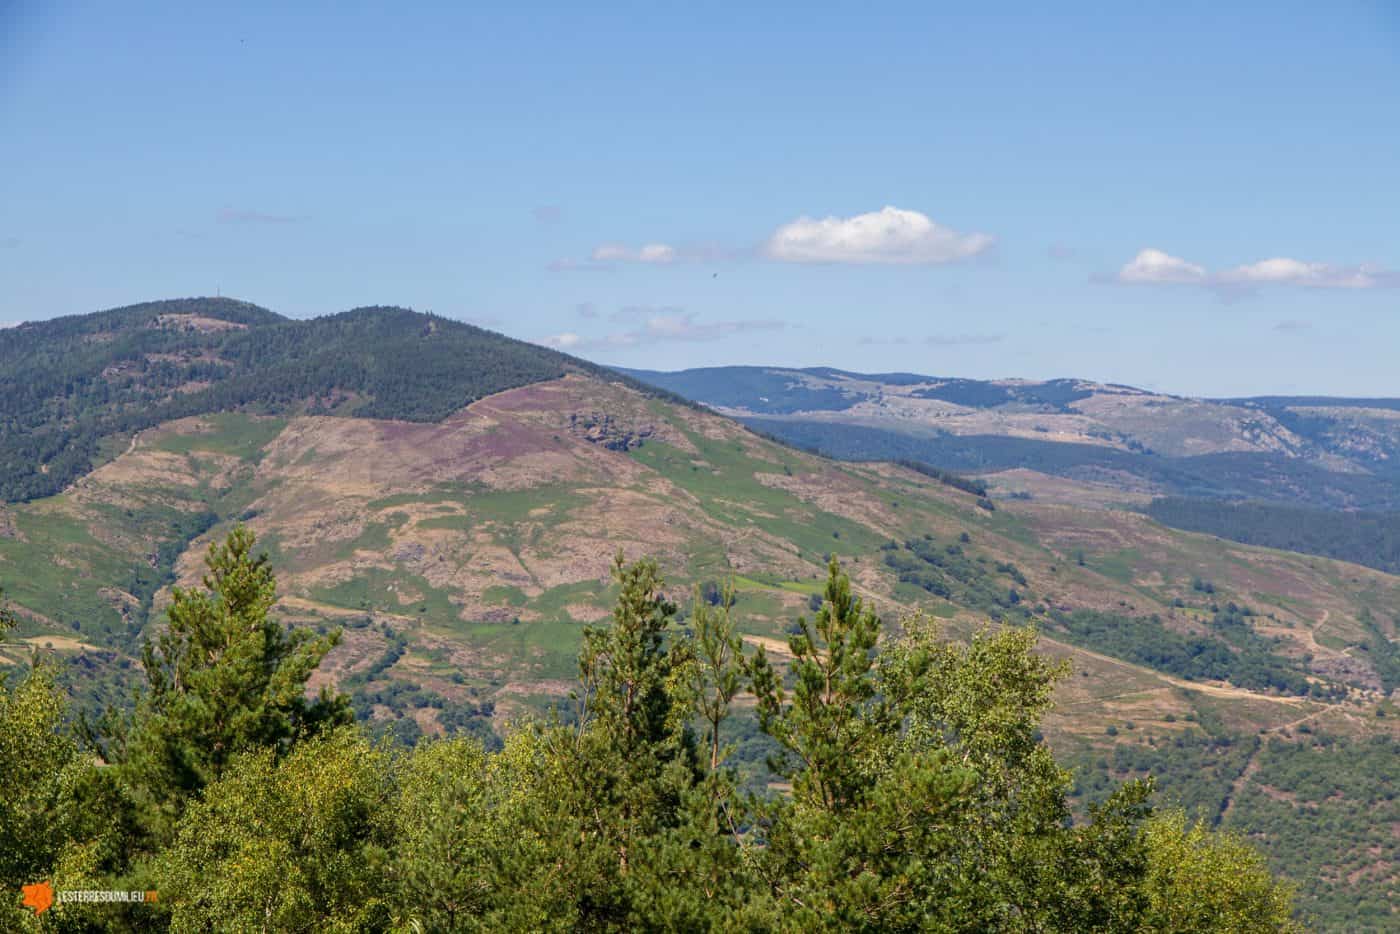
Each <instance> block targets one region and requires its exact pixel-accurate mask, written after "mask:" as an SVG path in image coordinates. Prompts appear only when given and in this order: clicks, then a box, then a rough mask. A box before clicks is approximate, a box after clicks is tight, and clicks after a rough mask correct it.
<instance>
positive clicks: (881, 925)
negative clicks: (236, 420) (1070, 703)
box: [0, 528, 1292, 931]
mask: <svg viewBox="0 0 1400 934" xmlns="http://www.w3.org/2000/svg"><path fill="white" fill-rule="evenodd" d="M254 546H255V542H254V539H253V536H252V535H251V533H249V532H248V531H247V530H246V529H243V528H238V529H235V530H234V531H233V532H232V533H231V534H230V536H229V537H228V538H227V539H226V540H225V541H223V542H221V543H216V544H215V545H211V547H210V551H209V554H208V556H207V562H208V568H209V571H208V574H207V575H206V576H205V578H204V580H203V586H202V587H199V588H194V589H191V590H179V589H177V590H176V591H175V592H174V597H173V602H172V604H171V607H170V610H169V612H168V626H167V627H166V628H165V629H164V630H163V631H162V632H161V633H160V635H159V636H158V637H156V638H155V639H153V640H152V641H150V642H149V643H148V644H147V646H146V648H145V652H144V657H143V663H144V667H145V674H146V679H147V683H146V685H145V687H144V689H143V690H142V692H141V694H140V696H139V698H138V699H137V702H136V704H135V707H134V710H133V711H132V712H130V713H128V714H120V713H116V712H113V713H112V714H110V715H109V716H106V717H104V718H100V719H98V720H97V721H88V720H84V721H82V722H80V723H79V724H78V725H77V727H76V728H75V729H73V730H68V729H65V728H64V726H63V724H64V710H63V706H64V705H63V700H62V698H61V696H60V695H59V693H58V692H57V690H56V689H55V688H54V685H53V674H52V671H51V669H50V668H49V666H48V665H46V664H45V663H43V662H42V661H36V662H35V663H34V664H32V665H31V666H30V667H29V668H28V670H27V671H25V672H23V673H22V674H23V677H21V678H18V679H15V678H14V676H13V675H12V676H11V678H9V679H7V680H6V681H5V682H0V787H3V788H4V789H5V793H4V794H3V795H0V881H2V882H3V885H4V886H5V887H6V890H7V892H6V899H5V900H4V901H3V902H0V926H3V927H4V928H5V929H6V930H29V929H33V930H39V929H50V930H70V929H71V930H91V929H98V930H151V929H161V928H164V929H169V930H172V931H209V930H218V931H224V930H249V931H252V930H263V931H322V930H343V931H360V930H364V931H429V930H431V931H437V930H577V929H582V930H613V929H617V930H621V929H648V930H687V931H689V930H746V931H750V930H751V931H796V930H872V931H873V930H919V931H928V930H933V931H988V930H1004V931H1091V930H1100V931H1149V930H1150V931H1188V930H1190V931H1206V930H1222V931H1223V930H1229V931H1278V930H1287V929H1290V927H1291V924H1292V922H1291V921H1290V912H1291V901H1290V892H1289V890H1288V888H1287V887H1286V886H1285V885H1283V884H1281V883H1280V882H1278V881H1277V880H1275V879H1273V878H1271V877H1270V876H1269V874H1268V873H1267V872H1266V871H1265V869H1264V868H1263V864H1262V862H1261V860H1260V858H1259V857H1258V855H1257V854H1255V853H1254V852H1253V851H1252V850H1251V849H1250V848H1249V847H1248V846H1247V845H1246V844H1245V843H1243V842H1242V841H1241V840H1240V839H1238V838H1235V837H1231V836H1226V835H1221V834H1218V833H1214V832H1210V831H1208V830H1207V829H1205V828H1204V827H1203V826H1201V825H1192V824H1188V823H1187V821H1186V819H1185V818H1184V816H1182V815H1181V814H1179V813H1173V812H1163V811H1158V810H1156V809H1155V808H1154V807H1153V805H1152V802H1151V783H1150V781H1148V782H1129V783H1127V784H1124V785H1122V786H1121V787H1118V788H1117V789H1116V790H1114V791H1113V792H1112V793H1111V794H1109V795H1108V796H1107V797H1106V799H1105V800H1104V801H1103V803H1101V804H1099V805H1097V806H1095V807H1093V808H1092V809H1091V812H1090V814H1089V817H1088V819H1087V820H1080V821H1076V820H1074V819H1073V818H1072V816H1071V812H1070V809H1069V806H1068V804H1067V797H1066V795H1067V792H1068V791H1069V789H1070V779H1069V775H1068V773H1067V772H1066V770H1064V769H1063V768H1062V767H1061V766H1060V765H1059V764H1057V762H1056V761H1055V759H1054V757H1053V756H1052V755H1051V752H1050V750H1049V749H1048V748H1047V747H1046V745H1045V744H1044V742H1043V741H1042V740H1041V736H1040V732H1039V723H1040V719H1041V717H1042V716H1043V714H1044V713H1045V711H1046V710H1047V708H1048V707H1049V706H1050V703H1051V692H1052V689H1053V687H1054V685H1055V683H1056V681H1057V680H1058V679H1059V678H1060V677H1061V676H1062V675H1063V674H1064V668H1063V666H1062V665H1057V664H1055V663H1052V662H1050V661H1049V660H1047V659H1046V658H1044V657H1043V656H1041V655H1038V654H1036V653H1035V652H1034V651H1033V649H1034V645H1035V633H1034V632H1033V631H1032V630H1030V629H1027V628H1005V629H1000V630H997V631H991V630H988V631H984V632H982V633H980V634H978V635H977V636H976V637H974V638H973V639H972V640H971V641H970V642H969V643H965V644H958V643H954V642H952V641H949V640H946V639H944V638H943V637H942V636H941V635H940V633H939V632H938V630H937V629H936V627H935V626H934V625H933V624H931V623H929V622H927V621H925V620H922V619H920V618H910V619H908V620H905V621H904V624H903V626H902V627H901V631H900V632H898V633H886V632H884V630H883V627H882V622H881V620H880V619H879V618H878V617H877V616H876V614H875V613H874V612H873V610H872V609H871V607H870V606H869V605H868V603H867V602H866V601H864V600H863V599H862V598H861V597H860V596H859V595H858V594H857V593H856V592H855V591H854V590H853V588H852V586H851V583H850V581H849V579H848V578H847V577H846V575H845V574H844V573H843V572H842V571H841V569H840V567H839V565H838V564H837V562H836V561H835V559H833V560H832V562H831V564H830V568H829V573H828V578H827V582H826V587H825V592H824V594H823V596H822V599H821V601H820V605H819V607H818V608H817V609H816V611H815V612H814V613H813V614H812V615H811V616H810V617H800V618H799V619H798V620H796V622H795V624H794V626H793V627H792V628H793V634H792V635H791V637H790V639H789V640H788V643H787V646H786V651H785V652H782V653H774V655H773V656H771V657H770V655H769V653H767V652H766V651H764V649H762V648H759V649H757V650H756V651H752V652H750V651H748V650H747V648H746V645H745V643H744V641H743V640H742V639H741V637H740V635H739V631H740V630H739V622H740V621H739V619H738V616H737V614H735V613H734V612H733V601H732V594H730V593H726V594H725V595H722V597H721V599H720V600H718V601H716V602H713V603H712V602H710V601H707V600H705V599H703V597H702V596H701V595H700V594H699V593H697V594H696V595H695V598H696V599H695V600H694V604H693V607H692V608H691V612H690V614H689V615H688V617H687V620H686V625H684V626H682V625H680V624H679V623H678V621H677V616H678V614H677V609H678V608H677V605H676V603H675V602H673V601H672V600H670V599H668V598H667V596H666V595H665V591H664V581H663V580H662V577H661V575H660V573H659V571H658V568H657V565H656V564H655V563H654V562H653V561H650V560H641V561H636V562H633V563H628V562H625V561H624V560H623V559H622V556H621V555H619V556H618V558H617V560H616V561H615V563H614V567H613V576H614V579H615V582H616V585H617V599H616V604H615V606H614V609H613V612H612V619H611V622H610V624H609V625H606V626H600V627H589V628H588V629H587V630H586V631H585V634H584V638H583V644H582V648H581V650H580V655H579V676H578V684H577V688H576V689H575V691H574V693H573V695H572V696H571V699H570V703H569V704H568V705H567V707H566V709H565V710H561V711H559V712H556V713H555V714H554V715H552V716H550V717H548V718H543V719H536V720H530V721H525V722H522V723H519V724H516V725H515V727H514V728H513V729H512V730H510V731H509V733H508V735H507V736H506V738H505V741H504V745H503V746H502V747H501V748H499V749H498V750H495V751H488V749H487V748H486V747H485V746H483V745H482V743H481V742H479V741H478V740H477V739H475V738H471V737H457V738H453V739H440V740H424V741H422V742H420V743H418V744H417V745H416V746H415V747H414V748H412V749H402V748H398V747H395V746H393V745H391V744H389V743H386V742H380V743H375V742H372V741H371V740H370V739H369V738H368V737H367V735H366V734H365V733H364V732H363V731H362V730H361V729H360V728H359V727H357V726H356V725H355V724H354V721H353V716H352V714H351V711H350V706H349V703H348V702H347V700H346V699H345V697H344V696H342V695H339V694H337V693H335V692H333V691H330V690H328V689H322V690H321V692H320V693H319V694H317V695H316V696H314V697H313V696H309V694H308V691H307V687H306V685H307V680H308V678H309V677H310V675H311V673H312V672H313V671H314V670H315V669H316V668H317V666H318V665H319V664H320V662H321V660H322V659H323V658H324V657H325V655H326V653H327V652H328V651H329V650H330V649H331V648H332V647H333V646H334V645H335V644H336V641H337V639H338V635H339V634H338V633H334V632H333V633H330V634H327V635H324V636H318V635H317V634H315V633H313V632H310V631H308V630H302V629H293V628H286V627H283V626H282V625H280V624H278V623H277V622H276V621H275V620H274V619H273V618H272V617H271V616H270V615H269V611H270V609H271V607H272V605H273V602H274V600H275V597H276V594H275V580H274V577H273V573H272V570H271V568H270V567H269V565H268V562H267V559H266V557H265V556H255V553H254ZM740 708H743V709H745V710H749V709H751V710H752V711H753V712H754V713H755V715H756V717H757V720H758V723H759V727H760V729H761V730H762V731H763V733H764V734H766V735H767V737H769V738H770V739H771V740H772V741H773V744H774V745H775V748H776V749H777V752H776V753H775V755H774V756H773V757H772V760H771V762H770V769H771V773H772V779H773V780H772V782H771V783H770V784H769V786H768V787H767V788H763V789H759V790H752V789H748V790H746V789H745V788H743V787H742V785H741V783H740V781H739V780H738V777H737V774H736V772H735V770H734V769H733V768H732V767H731V766H730V764H729V761H728V759H729V755H730V752H731V750H732V747H733V739H734V737H735V735H736V734H735V730H734V729H733V721H734V719H735V712H736V710H738V709H740ZM40 880H43V881H49V882H51V883H52V885H53V887H54V888H55V889H57V890H65V889H123V890H156V891H158V892H159V901H158V902H155V903H149V902H148V903H142V904H127V905H111V904H95V905H83V904H59V905H56V906H54V907H53V908H51V909H50V910H49V911H48V912H47V913H46V914H45V915H44V916H43V917H42V918H39V917H36V916H35V915H34V914H33V912H32V910H31V909H29V908H24V907H21V906H20V905H19V898H18V889H19V886H20V885H21V884H25V883H35V882H38V881H40Z"/></svg>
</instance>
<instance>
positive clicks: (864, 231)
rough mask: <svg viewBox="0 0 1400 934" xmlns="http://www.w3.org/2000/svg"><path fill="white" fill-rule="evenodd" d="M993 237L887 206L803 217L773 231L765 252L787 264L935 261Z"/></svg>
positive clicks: (965, 254) (987, 245)
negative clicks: (961, 230)
mask: <svg viewBox="0 0 1400 934" xmlns="http://www.w3.org/2000/svg"><path fill="white" fill-rule="evenodd" d="M995 242H996V238H995V237H993V236H991V235H990V234H984V233H959V232H958V231H956V230H952V229H950V228H948V227H944V226H942V225H941V224H937V223H935V222H934V221H933V220H931V219H930V218H929V217H928V216H927V215H925V214H920V213H919V212H918V211H906V210H902V209H900V208H896V207H890V206H886V207H884V208H882V209H880V210H879V211H872V212H871V213H868V214H857V215H856V216H854V217H824V218H821V219H820V220H817V219H814V218H810V217H807V216H805V215H804V216H802V217H799V218H798V219H797V220H795V221H792V222H791V223H788V224H784V225H783V226H781V227H779V228H778V229H777V230H776V231H774V232H773V235H772V236H771V237H769V238H768V242H767V243H766V244H765V245H764V249H763V252H764V254H765V255H767V256H768V257H769V258H770V259H775V260H778V261H780V262H786V263H883V264H906V265H938V264H942V263H952V262H956V261H958V260H962V259H968V258H970V257H973V256H976V255H977V254H979V253H982V252H985V251H986V250H989V249H991V247H992V245H993V244H994V243H995Z"/></svg>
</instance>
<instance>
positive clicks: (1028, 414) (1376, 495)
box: [620, 367, 1400, 510]
mask: <svg viewBox="0 0 1400 934" xmlns="http://www.w3.org/2000/svg"><path fill="white" fill-rule="evenodd" d="M620 372H623V373H625V374H627V375H629V376H632V377H635V378H636V379H638V380H641V381H643V382H645V383H648V384H650V385H653V386H657V387H661V388H664V389H668V390H670V391H672V392H674V393H677V394H679V395H681V396H684V397H685V398H687V399H691V400H693V401H695V402H698V403H701V404H704V405H706V406H709V407H710V408H713V409H714V410H716V411H718V412H721V413H723V414H726V415H729V416H732V417H734V418H738V419H740V420H741V421H743V422H745V423H746V424H748V425H750V426H751V427H753V428H755V429H758V430H760V431H763V432H766V433H768V434H771V435H773V436H775V437H777V438H781V439H782V440H784V441H787V442H790V443H792V444H796V445H799V446H802V447H805V448H809V449H812V450H816V451H820V452H821V453H823V454H827V455H829V456H832V457H838V458H843V459H856V460H866V459H907V460H916V461H921V462H925V463H928V464H932V465H935V466H938V467H941V468H944V469H948V470H957V471H966V472H973V473H993V472H1001V471H1012V470H1019V471H1032V472H1036V473H1039V474H1045V475H1051V476H1056V477H1062V478H1068V479H1072V480H1077V481H1083V482H1088V483H1092V484H1097V485H1101V486H1103V487H1106V488H1109V489H1116V490H1120V491H1122V492H1124V493H1131V494H1148V495H1176V496H1190V497H1210V498H1225V499H1236V500H1261V501H1269V502H1280V503H1288V504H1291V505H1311V506H1318V507H1324V508H1334V509H1335V508H1342V509H1372V510H1393V509H1397V508H1400V399H1349V398H1330V397H1322V396H1259V397H1254V398H1243V399H1196V398H1189V397H1184V396H1172V395H1166V394H1162V393H1157V392H1151V391H1148V390H1144V389H1137V388H1134V387H1131V386H1122V385H1113V384H1106V383H1096V382H1091V381H1088V380H1078V379H1056V380H1049V381H1044V382H1035V381H1029V380H971V379H952V378H943V377H937V376H925V375H919V374H914V373H874V374H865V373H852V372H847V371H844V370H837V369H831V368H827V367H816V368H809V369H788V368H783V367H711V368H703V369H691V370H681V371H679V372H671V373H666V372H657V371H643V370H621V371H620Z"/></svg>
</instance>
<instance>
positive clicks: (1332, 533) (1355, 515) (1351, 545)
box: [1147, 496, 1400, 574]
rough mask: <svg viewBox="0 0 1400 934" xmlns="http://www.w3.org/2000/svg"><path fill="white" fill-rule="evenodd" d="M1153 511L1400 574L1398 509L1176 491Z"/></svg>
mask: <svg viewBox="0 0 1400 934" xmlns="http://www.w3.org/2000/svg"><path fill="white" fill-rule="evenodd" d="M1147 514H1148V515H1149V516H1151V517H1152V518H1153V519H1156V520H1157V521H1158V522H1160V523H1162V524H1163V525H1169V526H1171V527H1172V528H1175V529H1186V530H1188V531H1192V532H1206V533H1208V534H1210V535H1218V536H1219V537H1221V538H1228V539H1229V540H1230V541H1233V542H1243V543H1244V544H1246V545H1263V546H1264V547H1266V548H1281V549H1283V550H1284V551H1298V552H1302V553H1303V554H1309V555H1322V556H1324V557H1328V558H1338V559H1340V560H1342V561H1351V562H1353V563H1355V564H1362V565H1365V566H1366V567H1371V568H1376V569H1377V570H1380V571H1385V572H1387V573H1390V574H1395V573H1400V514H1397V513H1393V512H1344V511H1341V510H1332V509H1312V508H1308V507H1304V506H1296V505H1284V504H1280V503H1267V502H1244V503H1223V502H1220V501H1219V500H1204V499H1190V498H1187V497H1179V496H1171V497H1159V498H1157V499H1154V500H1153V501H1152V503H1151V504H1150V505H1149V506H1148V507H1147Z"/></svg>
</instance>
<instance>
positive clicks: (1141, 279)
mask: <svg viewBox="0 0 1400 934" xmlns="http://www.w3.org/2000/svg"><path fill="white" fill-rule="evenodd" d="M1117 279H1118V281H1119V282H1127V283H1151V284H1161V283H1189V284H1195V285H1206V286H1211V287H1213V288H1215V289H1218V290H1220V291H1222V292H1225V293H1227V294H1228V293H1239V292H1241V291H1245V290H1248V289H1250V288H1253V287H1256V286H1266V285H1292V286H1300V287H1303V288H1314V289H1372V288H1377V287H1380V286H1385V285H1400V274H1397V273H1396V272H1394V271H1392V270H1388V269H1385V268H1383V267H1380V266H1371V265H1363V266H1333V265H1331V264H1330V263H1309V262H1305V261H1303V260H1300V259H1290V258H1288V257H1286V256H1276V257H1273V258H1271V259H1263V260H1259V261H1258V262H1256V263H1246V264H1245V265H1243V266H1235V267H1233V268H1231V269H1226V270H1222V271H1220V272H1210V271H1208V270H1207V269H1206V268H1205V267H1204V266H1199V265H1197V264H1195V263H1190V262H1187V261H1186V260H1184V259H1181V258H1180V257H1177V256H1172V255H1170V254H1168V253H1164V252H1163V251H1161V250H1155V249H1151V248H1149V249H1146V250H1143V251H1141V252H1140V253H1138V255H1137V256H1135V257H1133V260H1132V262H1130V263H1128V264H1127V265H1125V266H1124V267H1123V268H1122V269H1120V270H1119V271H1118V277H1117Z"/></svg>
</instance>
